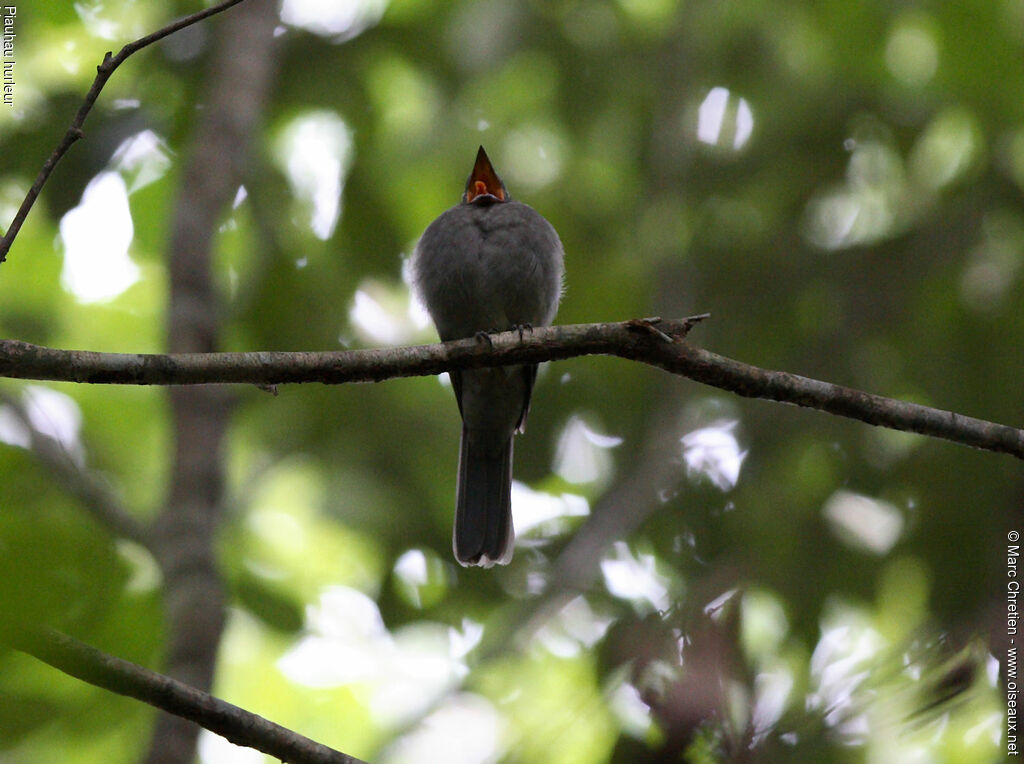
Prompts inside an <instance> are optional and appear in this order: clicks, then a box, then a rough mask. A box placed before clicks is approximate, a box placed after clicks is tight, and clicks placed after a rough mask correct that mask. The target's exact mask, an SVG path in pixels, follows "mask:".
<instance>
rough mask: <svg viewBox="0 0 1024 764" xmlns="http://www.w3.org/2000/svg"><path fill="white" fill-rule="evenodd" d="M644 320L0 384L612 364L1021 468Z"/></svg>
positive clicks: (92, 356) (116, 361) (328, 380)
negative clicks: (939, 442)
mask: <svg viewBox="0 0 1024 764" xmlns="http://www.w3.org/2000/svg"><path fill="white" fill-rule="evenodd" d="M703 318H704V316H695V317H692V318H687V319H680V320H661V319H657V320H654V319H640V320H632V321H624V322H620V323H608V324H576V325H571V326H549V327H544V328H540V329H534V330H532V331H526V332H524V333H523V335H522V336H520V335H519V333H518V332H515V331H512V332H503V333H501V334H494V335H491V336H490V337H489V339H488V340H487V341H483V340H477V339H465V340H456V341H454V342H445V343H441V344H436V345H420V346H416V347H399V348H382V349H374V350H345V351H325V352H319V353H316V352H254V353H210V354H177V355H129V354H123V353H93V352H87V351H72V350H54V349H51V348H44V347H40V346H38V345H29V344H27V343H24V342H18V341H16V340H0V376H3V377H17V378H22V379H48V380H62V381H68V382H90V383H103V384H123V385H197V384H209V383H249V384H255V385H261V386H270V385H276V384H284V383H299V382H321V383H323V384H341V383H344V382H379V381H382V380H385V379H392V378H394V377H413V376H424V375H428V374H438V373H440V372H443V371H448V370H449V369H465V368H472V367H477V366H503V365H508V364H518V363H539V362H542V361H554V360H560V359H565V358H573V357H576V356H582V355H613V356H618V357H620V358H626V359H629V360H634V361H641V362H643V363H647V364H650V365H652V366H657V367H658V368H661V369H664V370H666V371H669V372H671V373H673V374H678V375H680V376H684V377H688V378H689V379H692V380H694V381H696V382H702V383H703V384H706V385H710V386H712V387H717V388H719V389H722V390H728V391H730V392H733V393H736V394H737V395H742V396H745V397H747V398H762V399H765V400H773V401H779V402H782V403H793V404H795V405H797V406H803V407H805V408H812V409H818V410H820V411H827V412H829V413H830V414H835V415H837V416H843V417H847V418H849V419H856V420H859V421H861V422H866V423H867V424H872V425H877V426H880V427H888V428H890V429H894V430H905V431H907V432H916V433H919V434H921V435H927V436H930V437H936V438H944V439H946V440H951V441H953V442H955V443H960V444H963V445H966V446H972V447H974V448H981V449H985V450H988V451H995V452H998V453H1006V454H1011V455H1013V456H1016V457H1017V458H1018V459H1024V430H1021V429H1018V428H1016V427H1010V426H1008V425H1003V424H998V423H995V422H988V421H985V420H983V419H976V418H974V417H970V416H965V415H963V414H958V413H956V412H952V411H943V410H941V409H935V408H931V407H929V406H922V405H919V404H916V403H909V402H906V401H900V400H896V399H893V398H886V397H884V396H881V395H874V394H872V393H866V392H862V391H860V390H854V389H853V388H849V387H843V386H841V385H834V384H831V383H829V382H822V381H820V380H816V379H809V378H807V377H801V376H799V375H797V374H790V373H789V372H784V371H773V370H770V369H762V368H759V367H757V366H751V365H750V364H746V363H742V362H740V361H735V360H733V359H731V358H726V357H724V356H720V355H717V354H715V353H712V352H711V351H709V350H705V349H703V348H701V347H698V346H697V345H694V344H693V343H691V342H688V341H687V340H685V339H684V337H685V335H686V333H687V332H688V331H689V330H690V328H692V327H693V325H694V324H696V323H697V322H698V321H700V320H701V319H703Z"/></svg>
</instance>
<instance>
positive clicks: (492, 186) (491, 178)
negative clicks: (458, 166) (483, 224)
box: [462, 146, 508, 204]
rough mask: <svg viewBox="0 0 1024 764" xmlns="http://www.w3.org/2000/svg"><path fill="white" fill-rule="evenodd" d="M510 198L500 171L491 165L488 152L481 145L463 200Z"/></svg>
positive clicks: (491, 200) (467, 201) (499, 200)
mask: <svg viewBox="0 0 1024 764" xmlns="http://www.w3.org/2000/svg"><path fill="white" fill-rule="evenodd" d="M507 198H508V192H506V191H505V184H504V183H502V182H501V178H499V177H498V173H496V172H495V171H494V168H493V167H492V166H491V160H490V159H488V158H487V152H486V151H484V147H483V146H481V147H480V150H479V151H478V152H477V153H476V163H475V164H474V165H473V172H471V173H470V174H469V180H467V181H466V192H465V193H464V194H463V195H462V201H463V203H465V204H469V203H470V202H473V201H481V202H503V201H505V200H506V199H507Z"/></svg>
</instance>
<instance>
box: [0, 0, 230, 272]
mask: <svg viewBox="0 0 1024 764" xmlns="http://www.w3.org/2000/svg"><path fill="white" fill-rule="evenodd" d="M240 2H242V0H224V2H221V3H218V4H217V5H214V6H211V7H209V8H204V9H203V10H201V11H198V12H196V13H193V14H191V15H189V16H185V17H184V18H180V19H178V20H177V21H175V22H172V23H170V24H168V25H167V26H165V27H163V28H162V29H158V30H157V31H156V32H153V33H152V34H148V35H146V36H145V37H140V38H139V39H138V40H135V41H134V42H130V43H128V44H127V45H125V46H124V47H123V48H121V50H119V51H118V52H117V55H116V56H115V55H113V54H112V53H110V51H107V54H106V55H105V56H104V57H103V62H102V63H101V64H100V65H99V66H97V67H96V78H95V79H94V80H93V81H92V87H90V88H89V92H88V93H86V94H85V100H84V101H83V102H82V105H81V106H80V107H79V108H78V113H77V114H75V118H74V119H73V120H71V125H70V126H69V127H68V129H67V132H65V133H64V137H63V138H61V141H60V143H58V144H57V147H56V148H55V149H54V150H53V153H52V154H50V156H49V157H48V158H47V160H46V162H45V163H44V164H43V168H42V169H41V170H40V171H39V174H38V175H37V176H36V180H35V182H34V183H33V184H32V187H31V188H30V189H29V190H28V194H26V195H25V200H24V201H23V202H22V203H21V207H19V208H18V212H17V214H15V216H14V220H13V221H11V226H10V228H8V229H7V232H6V233H5V234H4V236H3V237H0V263H2V262H4V261H5V260H6V259H7V253H8V252H9V251H10V249H11V245H12V244H14V239H15V237H17V235H18V232H19V231H20V230H21V226H22V224H23V223H24V222H25V218H26V217H28V213H29V210H31V209H32V205H34V204H35V203H36V199H37V198H38V197H39V193H40V192H41V191H42V190H43V186H44V185H45V184H46V181H47V179H49V177H50V173H52V172H53V168H54V167H56V166H57V163H58V162H59V161H60V160H61V159H62V158H63V157H64V155H65V154H66V153H68V149H70V148H71V146H72V145H73V144H74V143H75V141H77V140H78V139H79V138H81V137H82V125H84V124H85V118H86V117H87V116H89V112H90V111H92V107H93V106H94V105H95V104H96V99H97V98H99V95H100V91H101V90H103V86H104V85H106V84H107V80H109V79H110V76H111V75H112V74H113V73H114V70H115V69H117V67H119V66H120V65H121V64H123V63H124V61H125V59H127V58H128V56H130V55H132V54H133V53H135V52H137V51H139V50H142V49H143V48H145V47H146V46H147V45H152V44H153V43H155V42H158V41H160V40H162V39H164V38H165V37H167V36H168V35H171V34H174V33H175V32H177V31H179V30H181V29H184V28H185V27H187V26H191V25H192V24H195V23H197V22H199V21H202V20H204V19H207V18H209V17H210V16H213V15H214V14H216V13H220V12H221V11H225V10H227V9H228V8H230V7H231V6H233V5H238V4H239V3H240Z"/></svg>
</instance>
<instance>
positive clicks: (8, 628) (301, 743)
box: [0, 623, 362, 764]
mask: <svg viewBox="0 0 1024 764" xmlns="http://www.w3.org/2000/svg"><path fill="white" fill-rule="evenodd" d="M0 638H2V639H3V641H5V642H7V643H8V644H10V646H11V647H13V648H15V649H16V650H20V651H21V652H24V653H27V654H28V655H31V656H33V657H34V658H38V659H39V660H41V661H43V662H44V663H47V664H49V665H50V666H53V667H54V668H56V669H58V670H59V671H63V672H64V673H65V674H69V675H70V676H73V677H76V678H78V679H81V680H82V681H84V682H88V683H89V684H92V685H95V686H96V687H102V688H103V689H105V690H110V691H111V692H116V693H117V694H119V695H127V696H128V697H130V698H135V699H137V700H141V701H143V702H145V703H148V704H150V705H151V706H155V707H156V708H160V709H163V710H164V711H167V712H168V713H171V714H175V715H178V716H182V717H184V718H186V719H191V720H192V721H194V722H195V723H197V724H199V725H200V726H202V727H205V728H206V729H208V730H210V731H211V732H216V733H217V734H218V735H221V736H223V737H225V738H227V739H228V740H230V741H231V742H232V743H235V744H236V745H241V746H246V747H249V748H255V749H257V750H259V751H262V752H263V753H266V754H270V755H271V756H274V757H276V758H278V759H281V760H282V761H287V762H302V764H320V763H321V762H322V763H323V764H362V762H360V760H359V759H356V758H354V757H352V756H349V755H347V754H344V753H341V752H339V751H335V750H334V749H332V748H328V747H327V746H325V745H321V744H320V743H317V742H316V741H314V740H310V739H309V738H307V737H303V736H302V735H299V734H298V733H296V732H292V731H291V730H289V729H287V728H285V727H282V726H280V725H279V724H274V722H271V721H268V720H266V719H264V718H263V717H262V716H257V715H256V714H253V713H251V712H249V711H246V710H244V709H242V708H239V707H238V706H235V705H232V704H231V703H226V702H225V701H223V700H220V699H219V698H215V697H214V696H212V695H209V694H207V693H205V692H200V691H199V690H197V689H195V688H193V687H189V686H188V685H187V684H183V683H182V682H179V681H177V680H174V679H171V678H170V677H167V676H164V675H162V674H158V673H156V672H155V671H150V670H149V669H147V668H143V667H142V666H139V665H137V664H135V663H130V662H129V661H126V660H122V659H120V658H117V657H115V656H113V655H108V654H107V653H104V652H102V651H100V650H97V649H96V648H94V647H91V646H89V645H87V644H84V643H82V642H79V641H78V640H76V639H73V638H71V637H69V636H67V635H66V634H62V633H60V632H58V631H54V630H53V629H48V628H29V627H24V626H14V625H12V624H9V623H8V624H3V625H0Z"/></svg>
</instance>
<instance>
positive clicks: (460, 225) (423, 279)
mask: <svg viewBox="0 0 1024 764" xmlns="http://www.w3.org/2000/svg"><path fill="white" fill-rule="evenodd" d="M562 275H563V265H562V242H561V241H560V240H559V238H558V234H557V233H555V229H554V228H552V227H551V224H550V223H549V222H548V221H547V220H545V219H544V218H543V217H541V215H540V214H539V213H537V212H536V211H535V210H534V209H533V208H532V207H529V206H527V205H525V204H523V203H521V202H516V201H512V199H511V198H510V197H509V194H508V191H507V190H506V188H505V184H504V183H502V182H501V179H500V178H499V177H498V175H497V173H496V172H495V171H494V168H493V167H492V166H491V162H490V160H489V159H488V158H487V154H486V153H485V152H484V148H483V146H481V147H480V150H479V151H478V152H477V156H476V163H475V164H474V165H473V171H472V172H471V173H470V175H469V180H468V181H466V190H465V193H463V195H462V202H461V203H460V204H457V205H455V206H454V207H452V208H451V209H449V210H447V211H446V212H444V213H442V214H441V216H440V217H438V218H437V219H436V220H435V221H434V222H433V223H431V224H430V225H429V226H427V230H426V231H424V232H423V236H422V237H420V241H419V244H417V246H416V252H415V254H414V257H413V270H412V276H413V282H414V284H415V286H416V288H417V290H418V292H419V294H420V297H421V299H422V300H423V302H424V303H425V304H426V306H427V310H428V311H429V312H430V317H431V318H432V319H433V320H434V325H435V326H436V327H437V333H438V334H439V335H440V336H441V339H442V340H445V341H447V340H454V339H460V338H463V337H474V336H479V335H481V333H482V332H483V333H487V332H499V331H507V330H510V329H516V328H518V329H520V331H522V330H524V329H528V328H530V327H535V326H548V325H549V324H550V323H551V322H552V321H553V320H554V318H555V313H556V312H557V311H558V301H559V299H560V298H561V295H562ZM536 378H537V366H536V364H532V365H528V366H496V367H494V368H482V369H466V370H463V371H453V372H451V380H452V387H453V388H454V390H455V399H456V401H457V402H458V404H459V412H460V413H461V414H462V443H461V446H460V449H459V478H458V487H457V488H456V497H455V529H454V531H453V534H452V548H453V549H454V551H455V559H457V560H458V561H459V563H461V564H462V565H466V566H469V565H480V566H483V567H485V568H489V567H491V566H492V565H494V564H495V563H497V564H499V565H505V564H507V563H508V562H509V561H510V560H511V559H512V548H513V540H514V533H513V530H512V496H511V491H512V438H513V436H514V435H515V433H516V432H517V431H519V432H521V431H522V430H523V426H524V425H525V423H526V414H527V411H528V410H529V408H530V394H531V393H532V392H533V383H534V380H535V379H536Z"/></svg>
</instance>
